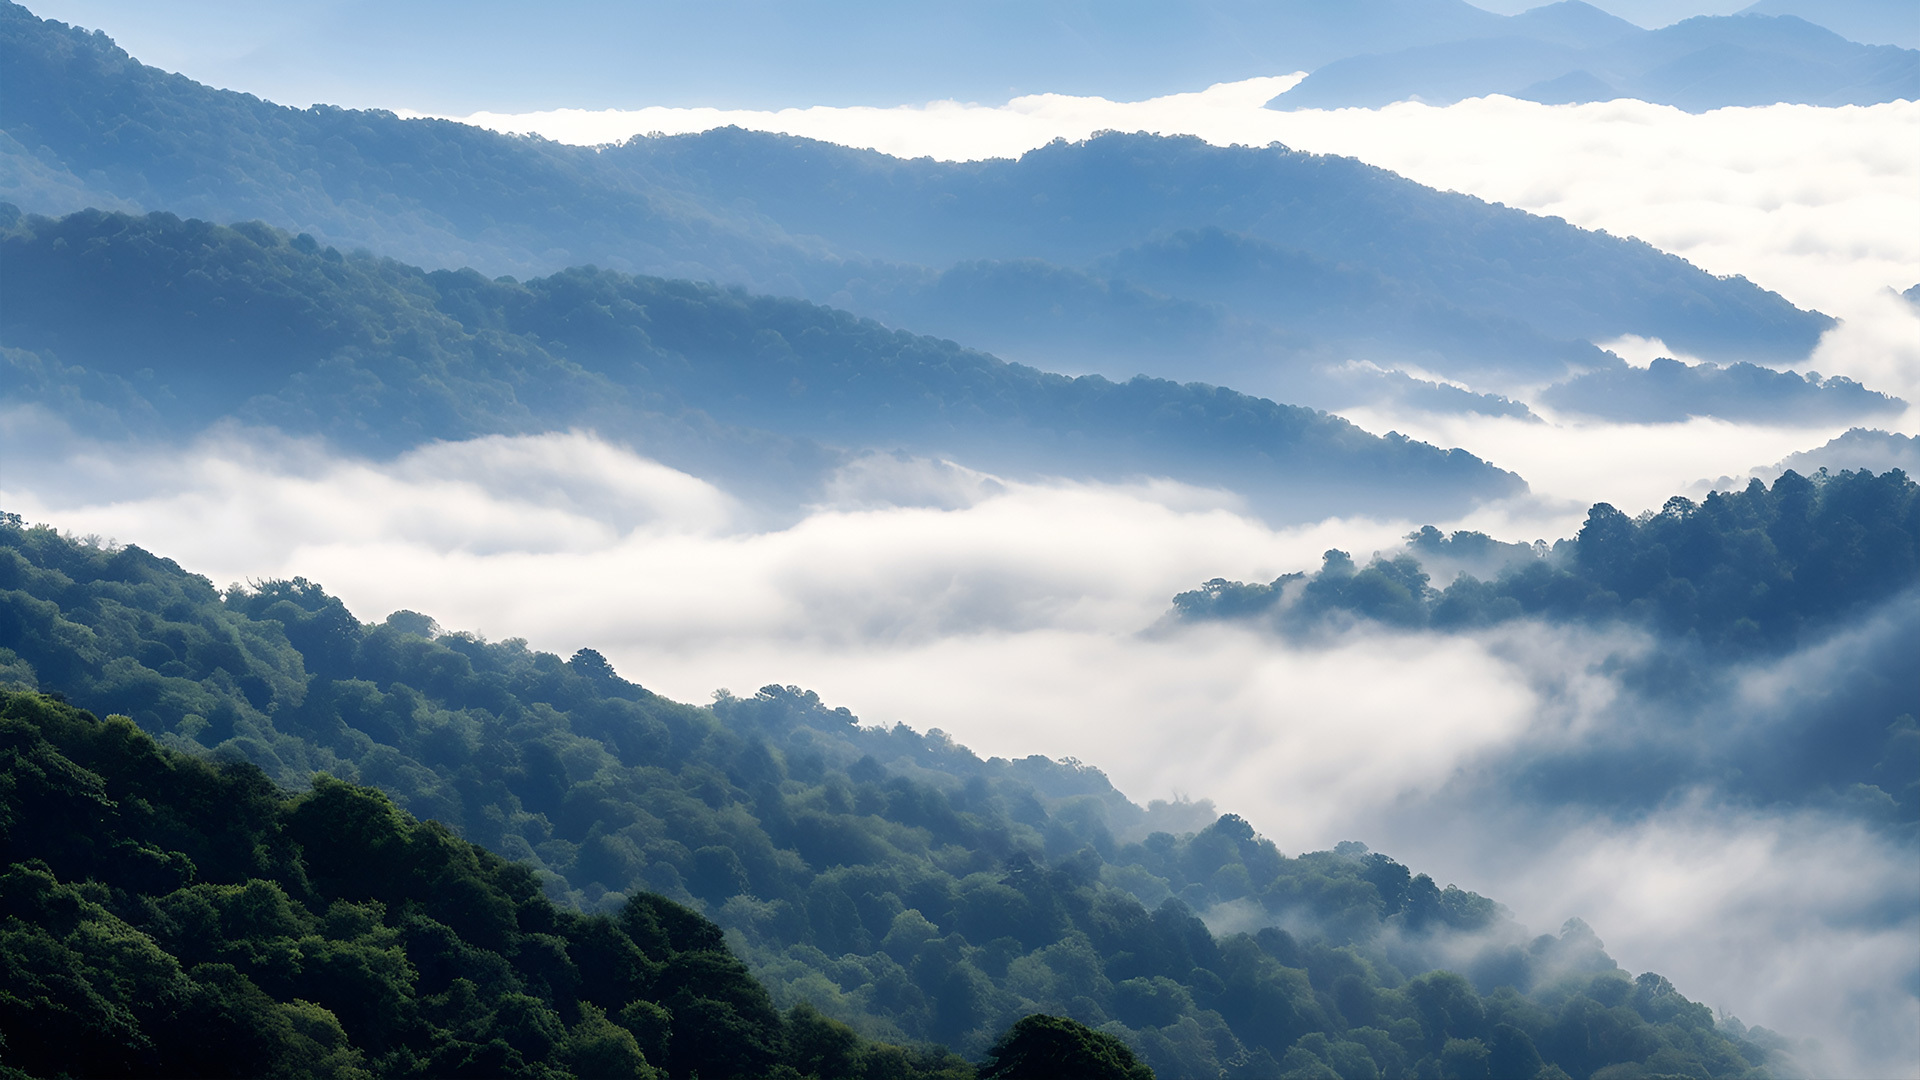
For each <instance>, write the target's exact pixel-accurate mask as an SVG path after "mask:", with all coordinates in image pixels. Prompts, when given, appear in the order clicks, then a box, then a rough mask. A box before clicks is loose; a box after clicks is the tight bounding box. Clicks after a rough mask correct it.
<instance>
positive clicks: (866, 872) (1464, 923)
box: [0, 519, 1793, 1080]
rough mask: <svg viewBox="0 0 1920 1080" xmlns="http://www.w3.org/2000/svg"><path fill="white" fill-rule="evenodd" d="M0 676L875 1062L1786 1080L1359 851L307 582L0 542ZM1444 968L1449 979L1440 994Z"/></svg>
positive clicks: (16, 532)
mask: <svg viewBox="0 0 1920 1080" xmlns="http://www.w3.org/2000/svg"><path fill="white" fill-rule="evenodd" d="M0 679H5V680H6V681H8V682H11V683H13V684H16V685H19V686H22V687H29V688H38V689H40V690H45V691H59V692H61V693H64V694H65V695H67V696H68V697H69V698H70V699H71V700H72V701H73V702H74V703H75V704H78V705H82V706H85V707H87V708H89V709H93V710H95V711H96V712H100V713H119V714H124V715H126V716H129V717H131V718H132V719H133V721H134V722H135V723H136V724H137V725H138V726H139V727H140V728H142V729H143V730H145V731H148V732H151V733H153V735H154V737H155V738H157V739H158V740H159V741H160V742H161V743H163V744H165V745H167V746H169V747H172V748H174V749H177V750H180V751H183V752H186V753H190V754H196V755H210V756H211V757H212V758H213V759H214V760H217V761H226V760H235V761H245V762H249V763H253V764H255V765H257V766H258V767H259V768H261V769H262V770H264V772H265V774H266V775H268V776H271V777H273V778H274V779H276V780H277V781H278V782H280V783H281V784H284V785H287V786H288V787H289V788H300V787H304V786H305V785H307V784H309V783H310V782H311V778H312V777H313V776H314V775H316V774H318V773H323V772H324V773H326V774H328V775H331V776H336V777H340V778H342V780H344V781H352V782H356V783H363V784H370V785H373V786H376V787H378V788H380V789H382V790H383V791H385V792H387V793H389V794H390V795H391V797H392V798H393V800H394V801H395V802H396V803H397V804H398V806H400V807H401V808H403V809H404V810H405V811H407V812H410V813H413V814H416V815H419V816H420V817H422V818H431V819H434V820H436V821H438V822H442V823H444V824H445V826H446V828H447V829H449V830H451V832H452V833H453V834H457V835H459V836H461V837H464V838H465V839H467V840H471V841H473V842H475V843H478V844H481V845H483V846H484V847H486V848H487V849H489V850H491V851H494V852H497V853H499V854H501V855H504V856H506V857H508V858H510V859H513V860H516V862H517V863H518V864H519V865H521V866H525V867H529V868H531V871H530V872H531V874H532V875H533V876H529V877H527V878H526V880H527V881H533V880H536V878H537V880H538V881H539V882H540V883H541V884H542V885H543V887H544V889H545V891H546V893H547V894H548V895H549V896H551V897H553V898H554V899H556V900H558V901H560V902H561V903H562V904H563V905H565V906H566V907H567V908H569V909H571V910H578V911H590V912H603V913H615V914H616V915H617V913H618V912H621V911H624V910H627V909H628V908H629V907H630V906H631V905H632V904H634V903H635V902H637V901H638V899H639V898H641V897H643V896H644V895H646V894H649V893H653V894H660V895H663V896H665V897H667V898H669V899H671V900H673V901H676V902H678V903H681V904H683V905H686V906H687V907H689V908H692V909H694V910H696V911H699V912H703V913H704V914H705V915H706V916H707V917H708V918H711V919H712V920H713V921H714V922H715V923H717V924H718V925H719V926H720V927H721V928H723V929H724V931H725V933H726V935H727V941H728V943H729V944H730V945H731V946H732V947H733V948H734V949H735V950H736V951H737V953H738V955H740V956H741V958H742V959H743V960H744V961H745V962H746V963H747V964H748V966H749V967H750V968H751V970H752V971H753V972H754V974H755V975H756V976H757V977H758V978H759V979H760V980H761V981H762V983H763V984H764V985H765V987H766V989H767V993H768V994H769V996H770V1000H771V1002H772V1003H773V1006H774V1007H776V1008H779V1009H787V1010H793V1009H795V1008H799V1007H801V1006H802V1005H805V1006H807V1007H808V1008H810V1009H815V1010H818V1012H819V1013H820V1014H823V1015H824V1016H826V1017H832V1018H834V1020H835V1021H839V1022H844V1023H846V1024H849V1025H851V1027H852V1029H853V1030H855V1031H858V1032H859V1033H860V1034H861V1035H862V1036H864V1037H867V1038H874V1039H880V1040H883V1041H886V1042H892V1043H933V1044H942V1045H946V1046H949V1047H952V1048H954V1049H956V1050H958V1051H960V1052H961V1053H964V1054H967V1055H970V1056H975V1057H977V1056H979V1055H981V1054H984V1053H986V1052H987V1051H988V1050H989V1049H991V1048H992V1046H993V1045H994V1043H995V1039H996V1036H997V1035H998V1034H999V1033H1001V1032H1004V1031H1006V1030H1007V1029H1008V1028H1009V1027H1010V1025H1012V1024H1013V1023H1014V1022H1015V1021H1018V1020H1019V1019H1020V1018H1022V1017H1024V1016H1027V1015H1031V1014H1036V1013H1041V1014H1048V1015H1053V1016H1057V1017H1060V1018H1063V1019H1071V1020H1073V1021H1075V1022H1078V1023H1081V1024H1084V1025H1086V1026H1087V1027H1089V1028H1091V1029H1094V1030H1096V1031H1098V1032H1100V1033H1103V1034H1105V1035H1109V1036H1112V1037H1114V1038H1117V1039H1119V1040H1120V1041H1121V1042H1123V1043H1125V1044H1126V1045H1127V1046H1128V1047H1130V1048H1131V1049H1132V1051H1133V1052H1134V1053H1136V1054H1138V1055H1139V1057H1140V1058H1141V1060H1142V1061H1144V1062H1145V1063H1146V1064H1147V1065H1149V1066H1151V1067H1152V1068H1153V1069H1154V1070H1155V1071H1156V1072H1157V1073H1158V1074H1159V1075H1162V1076H1169V1077H1173V1076H1178V1077H1190V1076H1191V1077H1221V1076H1239V1077H1266V1076H1279V1075H1301V1076H1325V1075H1328V1073H1329V1072H1331V1073H1332V1074H1333V1075H1338V1076H1341V1077H1343V1078H1349V1077H1380V1076H1384V1077H1402V1076H1405V1077H1411V1076H1417V1075H1429V1074H1436V1075H1437V1074H1441V1073H1446V1074H1449V1075H1486V1073H1485V1072H1484V1070H1483V1071H1481V1072H1479V1073H1476V1072H1475V1071H1474V1070H1476V1069H1480V1068H1481V1065H1483V1064H1484V1063H1485V1062H1487V1061H1491V1060H1495V1059H1498V1060H1502V1061H1504V1060H1508V1058H1509V1057H1511V1058H1512V1059H1513V1060H1525V1061H1528V1062H1532V1061H1534V1060H1535V1057H1537V1058H1538V1059H1539V1060H1540V1061H1541V1062H1543V1063H1545V1064H1543V1065H1542V1066H1541V1067H1540V1068H1542V1069H1550V1068H1557V1069H1559V1070H1561V1071H1562V1072H1564V1073H1566V1074H1567V1075H1568V1076H1571V1077H1576V1078H1578V1080H1585V1078H1586V1077H1589V1076H1591V1075H1593V1074H1594V1073H1595V1072H1597V1071H1598V1070H1600V1069H1602V1068H1607V1067H1612V1066H1633V1067H1635V1068H1640V1069H1643V1070H1646V1071H1651V1072H1688V1073H1692V1074H1696V1075H1697V1074H1699V1073H1703V1072H1704V1073H1705V1074H1707V1075H1711V1076H1743V1075H1749V1074H1752V1075H1759V1074H1760V1073H1761V1072H1765V1071H1766V1070H1769V1069H1773V1070H1785V1071H1787V1072H1791V1071H1792V1068H1793V1066H1792V1059H1791V1057H1790V1056H1788V1054H1787V1051H1788V1049H1789V1048H1788V1047H1787V1046H1786V1044H1785V1043H1784V1042H1781V1041H1779V1040H1778V1038H1777V1037H1776V1036H1772V1035H1770V1034H1768V1033H1766V1032H1764V1031H1758V1030H1756V1031H1752V1032H1749V1031H1746V1030H1744V1029H1739V1028H1735V1027H1731V1026H1725V1025H1720V1024H1718V1023H1716V1022H1715V1020H1714V1018H1713V1017H1712V1015H1711V1013H1710V1012H1709V1011H1708V1010H1707V1009H1705V1008H1704V1007H1702V1006H1698V1005H1694V1004H1692V1003H1689V1002H1686V1000H1685V999H1684V998H1682V997H1680V996H1679V995H1678V994H1677V993H1676V992H1675V991H1673V989H1672V988H1671V987H1669V986H1667V985H1666V983H1665V981H1664V980H1661V979H1659V977H1658V976H1654V975H1647V976H1642V977H1641V978H1640V979H1639V980H1638V981H1636V980H1633V979H1630V978H1628V977H1627V975H1626V974H1625V973H1623V972H1621V971H1619V970H1618V969H1617V967H1616V965H1614V963H1613V962H1612V961H1611V960H1610V959H1608V958H1607V957H1606V955H1605V953H1604V952H1603V951H1602V949H1601V947H1600V944H1599V942H1598V940H1597V939H1596V938H1595V937H1594V936H1593V935H1592V933H1591V931H1588V930H1587V929H1586V928H1585V927H1584V926H1583V925H1580V924H1578V923H1577V922H1575V923H1570V924H1569V925H1568V926H1567V927H1566V928H1564V929H1563V931H1562V933H1561V934H1559V935H1558V936H1554V935H1544V936H1540V937H1528V936H1527V935H1526V934H1525V933H1524V932H1523V931H1522V930H1521V929H1520V928H1519V927H1518V926H1517V925H1515V924H1514V923H1513V922H1512V920H1511V919H1510V918H1509V917H1508V916H1507V915H1506V913H1505V912H1504V911H1503V910H1502V909H1500V908H1499V907H1498V906H1497V905H1496V904H1494V903H1493V902H1491V901H1489V900H1487V899H1485V898H1483V897H1479V896H1476V895H1474V894H1472V893H1469V892H1466V891H1464V890H1460V889H1457V888H1453V887H1446V888H1441V887H1439V886H1438V885H1437V884H1436V883H1435V882H1434V881H1432V880H1431V879H1430V878H1428V877H1427V876H1426V875H1421V874H1415V873H1413V872H1412V871H1410V870H1409V869H1408V868H1407V867H1405V866H1403V865H1401V864H1400V863H1397V862H1395V861H1394V860H1392V859H1389V858H1387V857H1385V856H1383V855H1379V854H1376V853H1372V852H1368V851H1367V850H1366V849H1365V848H1363V847H1361V846H1360V845H1357V844H1352V845H1343V846H1342V847H1341V848H1340V849H1338V850H1335V851H1325V852H1315V853H1307V854H1302V855H1299V856H1295V857H1288V856H1285V855H1283V854H1282V853H1280V852H1279V851H1278V850H1277V849H1275V847H1274V845H1273V844H1272V843H1271V842H1269V841H1267V840H1264V839H1262V838H1261V837H1259V836H1257V835H1256V834H1255V833H1254V831H1253V830H1252V829H1251V828H1250V827H1249V826H1248V825H1247V823H1246V822H1244V821H1242V820H1241V819H1239V818H1237V817H1235V816H1233V815H1230V814H1229V815H1215V814H1212V813H1211V812H1210V811H1207V810H1206V809H1205V807H1204V806H1203V805H1202V806H1196V805H1194V804H1184V805H1182V804H1174V805H1168V804H1154V805H1152V806H1149V807H1147V808H1144V809H1143V808H1141V807H1138V806H1136V805H1134V804H1132V803H1130V802H1128V801H1127V800H1126V799H1124V798H1123V797H1122V796H1120V795H1119V793H1118V792H1116V791H1114V789H1113V788H1112V787H1111V785H1109V784H1108V783H1107V782H1106V779H1105V777H1104V776H1102V775H1101V774H1100V773H1098V772H1097V771H1096V770H1093V769H1091V768H1088V767H1085V766H1081V765H1078V764H1077V763H1072V762H1053V761H1049V760H1047V759H1044V758H1028V759H1024V760H1018V761H1008V760H1004V759H997V758H996V759H989V760H981V759H980V758H979V757H977V756H976V755H973V754H972V753H970V752H969V751H967V750H965V749H964V748H962V747H959V746H957V745H955V744H954V743H953V742H952V741H951V740H949V739H948V738H946V737H945V736H944V735H942V734H940V733H938V732H932V733H927V734H920V733H916V732H914V731H911V730H909V729H907V728H905V727H903V726H895V727H893V728H880V727H863V726H861V725H860V724H859V723H858V721H857V720H856V718H855V717H853V716H852V715H850V714H849V713H847V712H846V711H845V710H844V709H831V708H828V707H827V706H825V705H823V704H822V703H821V702H820V701H819V700H818V698H817V697H815V696H813V695H812V694H810V693H806V692H802V691H798V690H794V689H792V688H782V687H768V688H767V689H765V690H763V691H761V692H760V693H758V694H755V695H753V696H752V697H745V698H742V697H732V696H725V695H723V696H721V697H719V698H718V699H717V700H716V701H715V702H714V703H713V705H712V706H710V707H707V708H696V707H692V706H687V705H683V704H679V703H675V702H672V701H669V700H666V699H664V698H661V697H659V696H658V695H655V694H652V693H650V692H649V691H647V690H645V689H643V688H642V687H640V686H638V685H636V684H634V683H632V682H629V681H627V680H624V679H622V678H620V677H619V676H618V675H617V674H616V673H615V672H614V671H613V670H612V668H611V667H610V665H608V664H607V662H606V661H605V660H604V659H603V658H602V657H600V656H599V655H598V654H596V653H594V652H592V651H591V650H584V649H583V650H581V651H580V652H578V653H577V654H576V655H575V656H574V657H573V658H571V659H569V660H562V659H561V658H559V657H557V656H554V655H551V654H546V653H540V652H536V651H533V650H531V649H529V648H528V647H527V646H526V645H525V643H523V642H520V641H515V640H509V641H504V642H486V641H482V640H480V639H478V638H476V637H473V636H471V635H464V634H449V633H444V632H441V631H440V630H439V628H438V627H436V626H435V625H434V624H433V623H432V621H431V620H430V619H428V618H426V617H425V616H421V615H417V614H413V613H410V612H399V613H395V614H394V615H392V616H390V617H389V618H388V619H386V620H385V621H384V622H382V623H379V624H372V625H369V624H364V623H362V622H360V621H359V620H357V619H356V618H355V617H354V616H353V615H352V614H351V613H350V612H348V611H347V610H346V608H345V607H344V606H343V605H341V603H340V602H339V601H338V600H337V599H335V598H333V597H331V596H329V595H327V594H326V593H325V592H323V591H322V590H321V589H320V588H319V587H317V586H315V585H313V584H311V583H308V582H305V581H300V580H295V581H275V582H262V583H257V584H255V585H252V586H248V587H235V588H232V589H229V590H227V591H225V592H221V591H219V590H216V589H215V588H214V587H213V586H212V584H211V583H210V582H208V581H207V580H206V579H204V578H200V577H197V576H195V575H192V574H189V573H186V572H184V571H183V570H181V569H180V568H179V567H178V566H177V565H175V564H173V563H171V562H169V561H167V560H164V559H160V558H158V557H156V556H153V555H151V554H148V553H147V552H145V551H143V550H141V549H139V548H137V547H123V548H121V547H113V546H111V545H102V544H99V543H98V542H93V543H89V542H85V541H80V540H74V539H70V538H65V537H62V536H60V535H59V534H57V533H56V532H55V531H54V530H52V529H50V528H47V527H28V526H26V524H25V523H24V522H20V521H18V520H17V519H15V520H10V521H9V522H8V523H6V524H4V525H0ZM330 783H333V782H331V781H329V782H326V783H322V784H320V785H317V786H315V787H314V788H313V789H312V790H314V791H327V790H335V789H334V788H332V787H329V786H328V784H330ZM304 797H306V798H313V797H315V796H312V795H308V796H304ZM422 828H425V826H423V827H422ZM449 842H450V841H449ZM61 880H63V881H64V880H66V879H65V878H62V879H61ZM648 903H652V901H648ZM1225 910H1232V911H1235V912H1238V913H1240V914H1241V915H1242V916H1243V917H1244V916H1245V915H1246V913H1248V912H1252V913H1254V914H1255V915H1256V921H1258V922H1261V923H1265V924H1266V927H1265V929H1262V930H1260V931H1259V932H1258V933H1257V934H1247V933H1234V934H1215V933H1213V932H1211V931H1210V930H1209V929H1208V926H1207V924H1206V922H1205V920H1204V918H1203V917H1202V916H1205V915H1208V914H1210V913H1212V912H1215V911H1225ZM316 917H318V916H317V915H316ZM1283 926H1284V927H1287V928H1288V929H1282V927H1283ZM1462 954H1464V955H1468V956H1470V957H1471V958H1472V959H1471V962H1470V963H1468V964H1466V965H1465V966H1464V969H1463V971H1462V973H1458V974H1456V973H1450V972H1447V971H1442V970H1436V969H1438V968H1440V967H1441V966H1442V963H1441V958H1442V957H1443V955H1449V956H1452V955H1462ZM596 1007H600V1006H598V1005H596ZM622 1007H624V1006H622ZM603 1011H604V1010H603ZM556 1015H562V1013H556ZM613 1015H614V1014H613V1013H611V1012H609V1013H608V1016H610V1017H611V1016H613ZM676 1015H677V1014H676ZM790 1015H791V1013H790ZM808 1015H810V1014H808ZM574 1022H575V1021H574V1020H573V1019H571V1018H568V1023H574ZM609 1022H613V1021H611V1020H610V1021H609ZM792 1022H793V1021H791V1020H790V1021H789V1023H792ZM822 1022H824V1021H822ZM636 1038H637V1036H636ZM1502 1055H1507V1057H1502ZM650 1060H651V1059H650ZM1476 1063H1480V1064H1476ZM1536 1071H1538V1070H1536ZM703 1075H704V1074H703ZM1530 1075H1531V1074H1530ZM1542 1075H1545V1076H1549V1077H1551V1076H1557V1075H1559V1073H1556V1072H1552V1071H1548V1072H1545V1073H1543V1074H1542ZM1622 1075H1625V1074H1622Z"/></svg>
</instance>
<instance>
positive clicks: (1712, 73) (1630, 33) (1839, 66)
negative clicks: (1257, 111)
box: [1271, 0, 1920, 112]
mask: <svg viewBox="0 0 1920 1080" xmlns="http://www.w3.org/2000/svg"><path fill="white" fill-rule="evenodd" d="M1755 6H1756V8H1757V7H1760V6H1761V5H1755ZM1488 94H1506V95H1509V96H1511V97H1518V98H1525V99H1528V100H1531V101H1540V102H1545V103H1547V104H1552V105H1559V104H1567V103H1570V102H1586V101H1608V100H1611V99H1613V98H1638V99H1640V100H1642V101H1651V102H1657V103H1660V104H1664V105H1675V106H1678V107H1680V108H1682V109H1685V110H1687V111H1688V112H1705V111H1707V110H1709V109H1718V108H1723V107H1726V106H1730V105H1771V104H1774V103H1776V102H1796V103H1800V104H1807V105H1872V104H1877V103H1879V102H1883V101H1895V100H1901V99H1906V100H1912V99H1914V98H1920V51H1915V50H1913V49H1902V48H1897V47H1894V46H1891V45H1861V44H1858V43H1856V42H1852V41H1848V40H1847V39H1846V38H1843V37H1841V36H1840V35H1839V34H1836V33H1834V32H1833V31H1831V30H1828V29H1824V28H1822V27H1820V26H1817V25H1815V24H1814V23H1812V22H1808V21H1806V20H1805V19H1803V18H1798V17H1795V16H1793V15H1786V14H1782V15H1767V14H1759V13H1752V14H1740V15H1729V16H1717V17H1715V16H1701V17H1699V18H1693V19H1687V20H1685V21H1683V22H1679V23H1675V24H1674V25H1672V26H1668V27H1665V28H1663V29H1659V30H1643V29H1641V28H1640V27H1638V26H1635V25H1633V24H1632V23H1630V22H1627V21H1626V20H1624V19H1617V18H1614V17H1613V16H1611V15H1608V14H1606V13H1605V12H1603V11H1601V10H1600V9H1598V8H1595V7H1593V6H1591V5H1589V4H1584V3H1581V2H1580V0H1562V2H1561V3H1557V4H1551V5H1549V6H1547V7H1541V8H1535V9H1534V10H1532V11H1529V12H1526V13H1525V14H1523V15H1516V16H1513V17H1512V18H1511V19H1510V20H1508V22H1507V23H1506V24H1504V25H1503V26H1502V27H1501V28H1500V31H1499V32H1498V33H1496V34H1488V35H1485V36H1475V37H1470V38H1465V39H1461V40H1454V41H1447V42H1441V43H1434V44H1423V45H1415V46H1411V47H1408V48H1405V49H1397V50H1389V49H1378V50H1370V51H1368V52H1366V53H1364V54H1362V55H1357V56H1351V57H1347V58H1345V59H1341V60H1337V61H1335V62H1333V63H1330V64H1328V65H1326V66H1325V67H1321V68H1317V69H1315V70H1314V72H1313V73H1312V74H1311V75H1309V76H1307V78H1306V79H1305V80H1304V81H1302V82H1301V83H1300V84H1299V85H1298V86H1295V87H1293V88H1292V89H1291V90H1289V91H1287V92H1286V93H1284V94H1282V95H1280V96H1279V97H1277V98H1275V99H1274V100H1273V101H1272V103H1271V107H1272V108H1276V109H1331V108H1342V107H1350V106H1359V107H1364V108H1372V107H1376V106H1380V105H1385V104H1388V103H1390V102H1395V101H1408V100H1418V101H1424V102H1427V103H1428V104H1433V105H1447V104H1451V103H1453V102H1455V101H1459V100H1462V99H1463V98H1470V97H1483V96H1486V95H1488Z"/></svg>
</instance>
